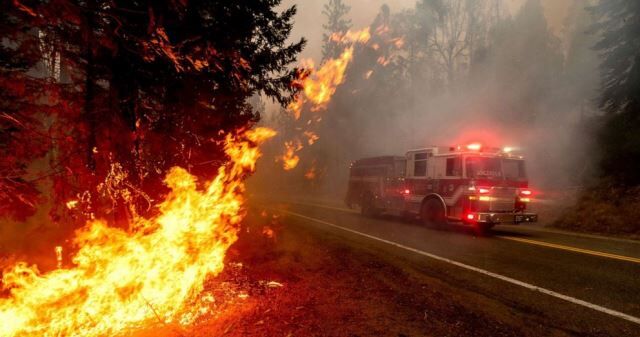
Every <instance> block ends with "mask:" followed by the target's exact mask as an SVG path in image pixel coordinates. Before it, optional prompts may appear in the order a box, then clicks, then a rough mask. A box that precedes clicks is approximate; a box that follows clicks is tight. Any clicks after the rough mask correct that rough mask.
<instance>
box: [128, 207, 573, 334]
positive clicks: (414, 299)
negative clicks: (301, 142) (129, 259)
mask: <svg viewBox="0 0 640 337" xmlns="http://www.w3.org/2000/svg"><path fill="white" fill-rule="evenodd" d="M228 260H229V262H228V266H227V268H226V269H225V271H224V272H223V274H222V275H219V276H218V277H217V278H215V279H213V280H212V281H211V284H209V285H208V286H207V289H205V292H210V293H212V294H214V297H216V302H215V303H216V304H215V308H214V311H215V312H216V314H214V315H204V316H202V317H201V318H199V319H198V321H197V323H195V324H193V325H190V326H187V327H180V328H177V327H175V326H172V325H170V324H167V325H164V326H161V327H159V328H158V329H155V330H154V331H145V332H142V333H136V337H146V336H157V335H158V333H159V332H163V333H162V335H169V336H542V335H545V336H549V335H555V336H562V335H566V332H563V331H560V330H554V329H549V328H545V327H543V326H542V325H541V324H539V323H535V322H534V323H532V322H529V321H528V320H527V317H526V315H524V314H522V313H519V312H517V310H515V309H514V308H511V307H509V306H507V305H504V304H502V303H500V302H497V301H495V300H492V299H490V298H487V297H484V296H482V295H478V294H476V293H473V292H470V291H466V290H462V289H459V288H456V287H453V286H450V285H447V284H444V283H443V282H442V281H441V280H438V279H435V278H432V277H428V276H425V275H424V274H423V273H418V272H417V271H416V270H414V269H413V268H412V267H411V264H410V263H409V262H407V261H402V260H400V259H394V258H393V257H383V256H380V255H378V254H377V253H376V252H371V251H369V252H367V251H362V250H360V249H355V248H351V247H350V245H348V244H346V243H345V242H344V241H342V240H341V239H339V238H337V237H335V236H332V235H331V234H327V233H324V232H322V231H318V230H317V229H310V228H301V227H295V226H284V225H282V224H281V223H280V221H279V219H278V218H277V217H274V216H273V215H271V214H266V213H264V212H263V214H261V215H257V214H256V215H252V216H249V220H248V221H247V227H246V229H245V230H244V231H243V233H242V234H241V236H240V239H239V241H238V242H237V243H236V244H234V246H233V247H232V248H231V250H230V251H229V253H228ZM158 330H160V331H158Z"/></svg>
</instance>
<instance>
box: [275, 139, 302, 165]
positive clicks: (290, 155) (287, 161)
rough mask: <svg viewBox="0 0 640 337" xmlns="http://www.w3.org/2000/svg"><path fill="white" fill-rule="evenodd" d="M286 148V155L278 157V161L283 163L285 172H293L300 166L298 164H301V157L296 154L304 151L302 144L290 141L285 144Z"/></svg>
mask: <svg viewBox="0 0 640 337" xmlns="http://www.w3.org/2000/svg"><path fill="white" fill-rule="evenodd" d="M284 147H285V152H284V154H283V155H282V156H280V157H278V158H277V160H279V161H282V168H284V170H285V171H289V170H293V169H294V168H296V166H298V162H300V157H298V155H297V154H296V152H298V151H300V150H302V144H300V142H294V141H289V142H285V143H284Z"/></svg>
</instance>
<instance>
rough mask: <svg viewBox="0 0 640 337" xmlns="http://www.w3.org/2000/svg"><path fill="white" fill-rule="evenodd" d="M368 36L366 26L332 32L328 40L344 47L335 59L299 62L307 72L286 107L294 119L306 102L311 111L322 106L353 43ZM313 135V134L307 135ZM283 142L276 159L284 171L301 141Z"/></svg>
mask: <svg viewBox="0 0 640 337" xmlns="http://www.w3.org/2000/svg"><path fill="white" fill-rule="evenodd" d="M370 38H371V33H370V32H369V28H365V29H362V30H360V31H355V32H352V31H347V32H346V33H344V34H333V35H332V36H331V39H332V40H333V41H335V42H338V43H341V44H344V45H345V48H344V50H343V51H342V53H340V55H339V56H338V57H337V58H334V59H329V60H326V61H325V62H324V63H322V64H321V65H320V67H319V68H317V69H316V66H315V63H314V62H313V60H306V61H304V62H303V65H302V66H303V68H305V69H307V70H308V71H306V72H303V73H301V77H300V78H299V79H298V80H297V83H296V86H299V87H301V88H302V93H301V95H298V97H297V98H296V100H294V101H293V102H292V103H291V104H290V105H289V106H288V107H287V108H288V110H289V111H290V112H291V114H292V115H293V116H294V118H295V119H296V120H299V119H300V118H301V116H302V111H303V109H304V107H305V106H306V105H307V104H310V106H311V107H310V110H311V111H318V110H323V109H326V107H327V104H328V103H329V102H330V101H331V98H332V97H333V95H334V94H335V93H336V90H337V88H338V86H340V85H341V84H342V83H343V82H344V80H345V73H346V71H347V67H348V66H349V63H351V61H352V60H353V53H354V46H355V45H356V44H365V43H367V42H368V41H369V39H370ZM311 134H313V136H310V135H311ZM305 136H307V137H308V142H309V145H311V144H313V143H314V142H316V141H317V140H318V139H319V137H318V136H317V135H316V134H315V133H313V132H311V131H307V133H306V134H305ZM295 144H299V145H297V146H294V142H293V141H289V142H285V153H284V154H283V155H282V156H280V157H279V158H278V160H282V162H283V168H284V169H285V170H292V169H294V168H295V167H296V166H297V165H298V161H299V158H298V156H297V155H296V154H295V152H298V151H300V150H301V149H302V146H301V141H300V140H297V141H295Z"/></svg>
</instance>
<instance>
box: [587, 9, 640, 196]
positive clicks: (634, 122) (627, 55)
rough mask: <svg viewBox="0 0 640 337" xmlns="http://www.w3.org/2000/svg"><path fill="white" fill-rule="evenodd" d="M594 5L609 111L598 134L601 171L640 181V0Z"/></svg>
mask: <svg viewBox="0 0 640 337" xmlns="http://www.w3.org/2000/svg"><path fill="white" fill-rule="evenodd" d="M592 10H593V13H594V14H595V16H596V18H597V19H598V20H599V22H598V23H597V24H596V25H595V26H594V30H595V31H596V32H597V33H599V34H600V36H601V38H600V40H599V41H598V42H597V43H596V45H595V49H596V50H598V51H599V52H600V53H601V55H602V63H601V65H600V70H601V76H602V84H601V93H600V100H599V104H600V107H601V108H602V109H603V110H604V111H606V112H607V113H608V116H607V117H606V122H605V125H604V127H603V129H602V132H601V133H600V135H599V139H598V141H599V143H600V146H601V155H602V158H601V163H600V167H601V170H602V175H603V176H604V177H608V178H612V179H613V183H614V184H616V185H623V186H629V185H632V186H635V185H640V175H639V174H638V172H640V133H639V132H638V129H639V128H640V2H638V1H635V0H608V1H601V2H600V3H599V4H598V5H596V6H594V7H592Z"/></svg>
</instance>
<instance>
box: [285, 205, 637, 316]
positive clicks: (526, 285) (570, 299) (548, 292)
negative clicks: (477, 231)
mask: <svg viewBox="0 0 640 337" xmlns="http://www.w3.org/2000/svg"><path fill="white" fill-rule="evenodd" d="M280 211H281V212H284V213H287V214H291V215H293V216H297V217H300V218H303V219H307V220H311V221H314V222H317V223H321V224H324V225H327V226H331V227H334V228H337V229H341V230H343V231H346V232H350V233H353V234H357V235H360V236H363V237H366V238H368V239H371V240H376V241H379V242H382V243H386V244H388V245H391V246H394V247H398V248H401V249H404V250H408V251H410V252H413V253H416V254H419V255H423V256H426V257H429V258H431V259H434V260H438V261H442V262H446V263H449V264H452V265H454V266H457V267H460V268H463V269H467V270H471V271H475V272H477V273H480V274H483V275H487V276H490V277H493V278H496V279H499V280H502V281H505V282H508V283H511V284H515V285H518V286H521V287H523V288H526V289H529V290H532V291H537V292H540V293H543V294H546V295H549V296H553V297H555V298H559V299H561V300H564V301H567V302H570V303H573V304H577V305H581V306H583V307H586V308H589V309H592V310H596V311H599V312H602V313H605V314H608V315H611V316H615V317H618V318H622V319H624V320H626V321H629V322H632V323H636V324H640V318H638V317H634V316H631V315H627V314H625V313H622V312H620V311H616V310H613V309H609V308H605V307H603V306H599V305H597V304H593V303H589V302H587V301H583V300H581V299H577V298H575V297H571V296H567V295H564V294H560V293H557V292H555V291H553V290H549V289H546V288H542V287H538V286H536V285H533V284H530V283H526V282H523V281H519V280H516V279H513V278H511V277H508V276H504V275H500V274H497V273H494V272H490V271H488V270H484V269H481V268H478V267H474V266H471V265H468V264H464V263H462V262H458V261H454V260H451V259H448V258H446V257H442V256H438V255H434V254H431V253H427V252H424V251H422V250H419V249H416V248H412V247H408V246H405V245H402V244H399V243H397V242H393V241H389V240H385V239H382V238H379V237H377V236H373V235H370V234H366V233H362V232H359V231H356V230H353V229H350V228H346V227H342V226H338V225H336V224H332V223H330V222H327V221H324V220H320V219H316V218H312V217H308V216H306V215H303V214H299V213H295V212H291V211H285V210H280Z"/></svg>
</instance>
